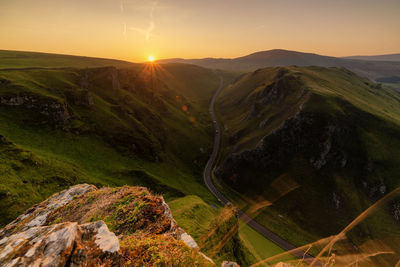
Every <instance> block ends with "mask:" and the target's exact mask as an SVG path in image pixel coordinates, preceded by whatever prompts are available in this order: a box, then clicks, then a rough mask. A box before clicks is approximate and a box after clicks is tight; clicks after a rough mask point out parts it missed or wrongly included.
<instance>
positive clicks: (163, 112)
mask: <svg viewBox="0 0 400 267" xmlns="http://www.w3.org/2000/svg"><path fill="white" fill-rule="evenodd" d="M1 54H2V56H3V57H6V58H7V60H6V61H1V62H2V64H3V65H2V68H15V67H19V68H24V67H51V68H53V67H61V66H62V67H65V66H68V67H71V66H78V67H90V66H102V65H106V64H107V65H108V64H110V63H112V64H114V63H115V62H117V61H112V60H102V59H91V58H82V57H72V56H58V55H48V54H37V53H33V54H32V53H25V52H22V53H18V52H4V51H2V53H1ZM117 63H118V64H119V63H120V62H117ZM118 64H117V66H125V65H124V64H125V63H124V64H123V65H118ZM186 68H187V66H185V65H182V64H178V65H166V66H163V69H158V68H156V69H153V74H152V75H154V76H153V81H151V80H150V81H149V80H148V79H147V78H148V76H149V75H148V72H149V70H148V66H143V65H133V66H131V67H130V68H129V69H128V70H127V71H125V70H124V71H121V72H120V73H118V77H119V80H120V88H119V89H115V90H113V88H112V83H111V81H110V79H111V78H110V77H111V74H112V72H115V70H114V69H110V68H104V69H85V70H81V69H77V68H69V69H31V70H3V71H0V79H2V83H1V85H0V96H1V97H10V96H12V97H15V96H25V95H29V96H33V97H34V98H35V99H36V100H35V101H37V102H35V103H39V104H38V106H40V105H42V106H40V107H43V105H50V104H49V103H60V104H61V105H63V104H66V105H67V106H68V111H69V113H70V114H71V115H72V117H71V119H70V120H69V122H68V123H67V124H65V125H63V124H57V123H55V122H53V121H51V120H50V119H48V118H46V117H45V116H42V115H41V113H40V109H35V108H28V107H27V106H26V105H22V106H9V105H0V133H1V134H2V135H3V136H4V137H5V140H6V141H7V142H8V141H10V142H12V144H11V145H12V146H17V147H18V148H19V149H21V151H24V152H21V153H22V154H27V155H32V157H35V158H38V159H40V160H38V161H39V162H40V163H39V164H37V165H34V164H31V163H29V162H27V163H26V162H25V159H24V157H25V155H24V156H21V155H20V154H21V153H17V155H14V154H15V153H14V152H10V149H9V148H7V149H6V150H5V151H7V152H6V153H5V154H4V158H5V159H4V160H3V162H2V163H3V166H4V168H3V169H2V170H1V171H2V173H3V177H4V178H3V179H2V183H1V194H0V197H1V204H2V205H4V207H6V206H7V205H8V204H7V203H11V202H13V203H14V205H15V206H13V208H12V209H8V208H7V209H6V208H4V209H1V211H2V220H1V224H4V223H6V222H8V221H10V220H11V219H12V218H14V217H15V216H16V215H18V214H19V213H21V212H22V211H23V210H24V209H26V208H27V207H29V206H31V205H32V204H34V203H37V202H38V201H39V200H41V199H43V198H45V197H47V196H48V195H50V194H51V193H53V192H55V191H59V190H60V188H59V187H65V186H68V185H70V184H74V183H80V182H91V183H95V184H97V185H122V184H132V185H145V186H148V187H150V188H151V189H152V190H154V191H156V192H160V193H164V194H166V197H167V198H174V197H177V196H182V195H185V194H197V195H198V196H200V197H201V198H202V199H204V200H205V201H207V202H210V203H212V202H214V201H215V199H214V198H213V197H212V195H211V194H210V193H209V192H208V190H207V189H206V188H205V187H204V186H203V182H202V179H201V172H202V167H203V165H204V162H205V160H207V157H208V150H209V149H210V147H211V141H212V140H211V136H212V134H211V123H210V121H209V118H208V114H207V111H206V110H202V107H203V106H204V103H207V102H208V99H209V98H210V97H211V95H212V92H213V90H215V89H216V88H217V86H218V77H217V76H216V74H215V73H214V72H212V71H208V70H205V69H202V68H199V67H195V66H190V67H188V70H186ZM88 73H89V74H88ZM85 75H88V76H89V78H88V79H89V82H90V83H89V84H90V85H89V86H86V88H82V86H83V85H82V82H80V81H81V80H82V79H83V78H82V77H84V76H85ZM125 85H132V86H133V87H134V88H123V87H124V86H125ZM84 91H88V92H89V93H90V94H91V96H92V97H93V101H94V104H93V105H92V106H85V105H80V104H75V103H73V102H74V101H73V100H70V99H68V97H66V95H67V93H68V94H72V95H73V96H74V97H75V96H78V98H79V96H80V94H81V92H84ZM184 106H186V109H185V110H183V107H184ZM192 117H193V118H194V121H193V119H192ZM119 135H121V136H119ZM132 142H133V143H134V144H135V145H136V148H137V149H136V150H134V149H130V147H129V146H130V145H131V144H132ZM182 148H185V149H182ZM202 151H203V152H202ZM13 153H14V154H13ZM9 160H10V161H11V160H12V161H19V162H21V163H18V164H19V165H21V166H19V167H14V169H13V168H11V169H10V167H9V165H10V164H9V162H8V161H9ZM32 173H34V174H35V175H32ZM56 174H58V176H57V177H58V178H57V179H58V180H57V179H55V178H54V177H55V176H56ZM32 196H34V197H32Z"/></svg>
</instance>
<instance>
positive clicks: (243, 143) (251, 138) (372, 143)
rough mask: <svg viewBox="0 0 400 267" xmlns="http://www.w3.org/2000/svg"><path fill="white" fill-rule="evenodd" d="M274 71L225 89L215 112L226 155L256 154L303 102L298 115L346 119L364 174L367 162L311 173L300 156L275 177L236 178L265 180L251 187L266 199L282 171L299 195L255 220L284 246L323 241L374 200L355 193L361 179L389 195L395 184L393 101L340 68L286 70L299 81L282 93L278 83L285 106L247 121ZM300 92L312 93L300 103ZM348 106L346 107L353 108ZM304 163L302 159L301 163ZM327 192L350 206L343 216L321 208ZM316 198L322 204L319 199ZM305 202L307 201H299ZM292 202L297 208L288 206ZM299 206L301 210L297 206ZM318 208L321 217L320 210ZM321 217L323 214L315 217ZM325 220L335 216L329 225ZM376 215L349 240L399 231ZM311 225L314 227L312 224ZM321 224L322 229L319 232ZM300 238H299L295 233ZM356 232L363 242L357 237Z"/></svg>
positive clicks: (398, 146) (397, 108)
mask: <svg viewBox="0 0 400 267" xmlns="http://www.w3.org/2000/svg"><path fill="white" fill-rule="evenodd" d="M280 70H281V69H280V68H266V69H262V70H259V71H257V72H255V73H251V74H246V75H244V76H243V77H242V78H241V79H239V80H238V81H237V82H236V83H235V84H234V85H233V86H232V87H230V88H226V89H225V90H224V92H223V94H222V95H221V97H220V99H219V103H218V108H219V109H218V111H219V113H220V114H221V119H222V121H223V123H224V124H225V125H226V131H225V138H224V144H225V145H224V148H223V149H224V150H223V151H224V157H226V155H228V154H229V153H231V152H232V151H236V152H240V151H242V150H244V149H248V148H254V147H255V145H256V144H257V142H258V141H259V140H260V138H261V137H263V136H264V135H268V134H270V133H271V132H272V131H273V130H274V129H275V128H277V127H279V125H281V124H282V123H283V122H284V121H285V120H287V119H288V118H290V117H291V116H293V115H294V114H295V113H296V111H297V110H299V109H300V107H301V106H302V105H301V103H300V102H301V101H303V100H304V101H306V104H304V109H303V110H304V111H305V112H311V113H314V114H326V115H327V116H328V117H332V116H333V118H335V117H336V119H337V120H339V121H341V120H346V119H344V118H347V120H349V121H351V123H352V125H353V126H356V129H357V130H356V131H357V134H356V136H354V138H353V141H354V142H361V144H360V147H362V149H363V153H365V154H364V155H359V156H360V158H364V157H365V156H366V157H367V158H369V160H370V161H371V162H375V168H374V171H373V172H372V173H365V172H364V169H365V165H363V164H365V162H364V163H360V164H361V165H357V163H355V164H354V165H353V166H352V167H350V169H351V170H347V171H346V170H343V171H338V170H332V169H322V170H321V171H315V170H312V168H310V167H308V166H309V163H307V162H303V161H302V160H300V158H299V159H295V158H293V160H294V161H292V162H289V163H288V164H289V165H287V169H286V171H285V172H283V173H282V172H278V173H275V174H274V172H273V170H272V172H271V170H269V173H270V174H269V173H265V171H262V172H261V173H260V172H258V171H257V170H254V169H253V171H252V172H249V169H247V171H244V173H242V175H245V177H249V178H246V179H250V177H258V179H259V180H258V181H262V178H261V177H265V178H263V179H264V181H265V182H264V185H262V186H261V185H260V183H257V186H258V187H260V186H261V187H263V188H264V191H265V192H266V193H265V194H267V193H268V192H269V193H271V189H268V188H269V183H270V182H271V179H273V177H275V178H276V176H274V175H279V174H285V173H286V175H289V176H290V177H292V178H293V179H294V180H295V181H296V182H298V183H300V185H301V187H300V188H299V189H296V190H295V191H293V192H292V193H289V194H288V195H287V196H283V197H281V198H280V199H279V200H276V202H275V203H274V205H272V206H270V207H269V208H264V209H261V211H262V212H261V214H260V215H258V217H257V218H258V220H259V221H260V222H263V223H264V224H265V225H267V226H268V227H270V228H271V229H273V230H274V231H276V232H277V233H279V234H281V235H282V236H283V237H285V238H286V239H288V240H289V241H291V242H293V243H295V244H297V245H301V244H304V243H307V242H311V241H315V240H316V239H318V238H321V237H324V234H323V233H325V234H329V233H335V232H337V230H338V229H341V227H344V226H345V225H346V224H347V223H349V222H350V220H351V219H353V218H355V217H356V216H357V215H358V214H360V213H361V212H362V211H363V210H365V209H366V208H367V207H368V206H369V205H371V203H373V202H374V201H375V198H370V197H368V196H367V195H368V193H367V192H366V190H367V189H362V188H360V186H359V185H358V184H359V183H360V180H364V181H367V182H368V184H370V185H371V184H374V183H375V184H376V183H379V181H380V180H381V181H382V180H383V181H384V183H385V185H386V186H387V191H390V190H393V189H394V188H395V187H396V186H398V185H399V182H398V179H397V178H396V174H397V173H398V172H399V171H400V170H399V168H398V166H399V164H398V162H397V161H398V158H399V157H398V153H399V152H400V143H399V140H398V138H397V136H398V132H399V125H400V123H399V122H400V120H399V118H400V117H399V114H400V105H399V104H398V101H399V96H398V95H397V94H396V93H395V92H394V91H392V90H389V89H386V88H380V87H378V86H376V85H375V84H373V83H371V82H369V81H367V80H365V79H362V78H360V77H358V76H356V75H354V74H353V73H351V72H348V71H346V70H343V69H336V68H329V69H326V68H319V67H308V68H298V67H289V68H286V70H288V71H289V73H290V74H289V75H291V76H292V77H300V78H299V80H298V81H297V82H295V83H292V84H290V83H288V86H287V87H286V88H282V85H281V89H285V90H286V95H285V98H284V101H283V103H282V102H280V103H278V104H276V105H274V103H272V104H267V105H264V106H262V107H261V108H260V110H259V111H258V114H261V115H259V117H255V119H250V120H246V117H247V115H248V114H249V113H250V112H251V107H252V103H253V101H254V98H252V96H253V95H255V94H256V93H257V92H259V91H261V90H263V89H264V87H265V86H266V85H268V84H270V83H272V82H273V81H274V77H275V76H276V75H277V73H278V72H279V71H280ZM283 87H284V86H283ZM301 88H307V91H308V92H309V94H310V95H308V97H305V98H302V97H295V96H296V95H297V96H299V94H300V92H301V90H299V89H301ZM310 96H311V97H310ZM296 99H297V100H298V102H296ZM346 103H351V104H352V106H349V105H348V104H346ZM323 116H325V115H323ZM371 116H372V117H371ZM266 118H268V119H269V120H268V123H267V124H266V125H265V126H264V127H260V126H259V125H260V123H261V122H262V121H264V120H265V119H266ZM237 133H239V134H238V135H237V136H238V137H237V138H236V140H235V141H231V140H232V136H233V135H235V134H237ZM305 135H307V133H306V134H305ZM230 141H231V142H230ZM357 151H359V150H357ZM272 153H273V152H272ZM349 157H350V159H349V160H350V161H351V160H352V157H357V155H354V154H353V155H349ZM299 160H300V161H299ZM307 160H308V159H305V161H307ZM355 161H357V160H355ZM360 175H361V177H360ZM363 175H366V176H363ZM321 176H323V177H327V178H324V181H325V183H327V182H326V181H327V180H326V179H328V180H329V182H328V183H327V184H326V185H323V184H320V183H319V182H318V180H320V179H322V178H319V177H321ZM328 177H329V178H328ZM250 187H251V186H250ZM247 189H248V188H247ZM245 190H246V189H243V190H242V193H243V192H246V191H245ZM333 190H335V191H336V192H340V194H341V196H342V198H343V199H342V201H344V203H352V205H351V206H350V207H348V206H347V207H345V208H342V209H343V210H342V213H338V212H337V211H332V208H331V207H329V206H326V205H327V202H326V199H327V197H326V196H328V195H329V196H330V195H331V194H332V191H333ZM251 191H252V189H250V190H249V191H247V193H245V195H244V197H245V199H248V198H246V196H247V197H250V198H254V199H257V196H258V197H259V196H260V195H259V193H256V194H254V192H253V193H251ZM253 191H254V188H253ZM256 191H257V190H256ZM305 196H306V197H305ZM316 197H318V198H320V200H319V201H317V200H316ZM264 198H265V195H264ZM267 199H268V197H267ZM257 201H260V199H257ZM304 201H306V203H303V202H304ZM296 202H297V205H294V204H295V203H296ZM299 205H303V206H300V207H299ZM345 205H346V204H345ZM296 209H297V210H298V211H297V212H296ZM323 210H325V211H327V212H322V211H323ZM321 212H322V213H323V214H324V215H321V214H322V213H321ZM336 213H338V214H340V215H339V217H338V214H337V215H335V214H336ZM304 214H307V215H306V217H307V220H306V221H304ZM279 215H281V216H282V217H280V216H279ZM330 216H334V217H333V218H331V219H328V218H330ZM379 217H380V218H381V221H380V222H378V221H377V218H378V216H375V217H374V218H376V219H371V221H369V222H366V223H363V225H362V226H360V228H359V229H358V230H357V231H355V232H357V233H353V235H352V238H353V239H354V241H355V242H364V241H365V240H367V239H369V238H378V237H381V236H386V235H387V233H388V232H387V231H388V230H387V229H391V230H390V231H391V233H392V235H393V234H394V232H397V230H395V229H397V227H396V226H395V225H396V223H395V221H394V220H393V218H391V217H390V216H389V214H388V212H381V213H380V216H379ZM301 218H303V219H301ZM332 220H333V221H334V223H332V222H333V221H332ZM312 221H314V222H316V223H311V222H312ZM372 221H373V222H372ZM328 222H331V223H330V224H329V223H328ZM282 225H285V227H282ZM322 225H324V227H321V226H322ZM329 225H330V226H329ZM299 232H301V233H302V234H301V235H299V234H298V233H299ZM361 232H362V233H363V237H361V238H360V236H359V234H360V233H361Z"/></svg>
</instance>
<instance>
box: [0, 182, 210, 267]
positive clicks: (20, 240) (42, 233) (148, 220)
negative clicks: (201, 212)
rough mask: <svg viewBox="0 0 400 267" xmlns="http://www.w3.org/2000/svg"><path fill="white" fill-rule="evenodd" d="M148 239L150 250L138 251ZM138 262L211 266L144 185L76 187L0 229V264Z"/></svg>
mask: <svg viewBox="0 0 400 267" xmlns="http://www.w3.org/2000/svg"><path fill="white" fill-rule="evenodd" d="M110 230H112V231H110ZM115 233H117V234H118V237H117V235H116V234H115ZM149 244H153V245H152V246H154V248H152V250H149V251H146V253H144V254H143V253H139V254H138V251H140V250H143V249H146V250H147V249H148V246H149ZM159 255H163V256H162V258H160V256H159ZM140 262H146V263H147V264H146V266H152V265H153V264H159V263H161V264H162V263H164V264H166V265H171V264H172V265H175V263H179V262H187V263H189V264H191V263H193V264H194V263H196V265H197V266H209V265H213V262H212V260H211V259H210V258H208V257H206V256H205V255H204V254H202V253H201V252H199V249H198V246H197V243H196V242H195V241H194V240H193V238H192V237H191V236H190V235H188V234H187V233H186V232H185V231H184V230H183V229H182V228H180V227H179V226H178V225H177V223H176V221H175V220H174V219H173V217H172V214H171V212H170V209H169V207H168V205H167V204H166V203H165V201H164V200H163V198H162V197H157V196H153V195H151V194H150V193H149V192H148V191H147V189H146V188H143V187H127V186H125V187H120V188H102V189H97V188H96V187H94V186H92V185H88V184H81V185H76V186H72V187H70V188H69V189H66V190H64V191H62V192H60V193H57V194H54V195H53V196H51V197H50V198H49V199H47V200H45V201H43V202H42V203H40V204H38V205H35V206H33V207H32V208H30V209H28V210H27V211H26V212H25V213H24V214H23V215H21V216H19V217H18V218H17V219H16V220H14V221H13V222H11V223H10V224H8V225H7V226H6V227H4V228H3V229H1V230H0V265H1V266H10V267H11V266H100V265H101V266H137V265H140V264H139V263H140ZM178 265H179V264H178Z"/></svg>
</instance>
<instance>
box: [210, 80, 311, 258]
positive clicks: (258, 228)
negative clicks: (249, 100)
mask: <svg viewBox="0 0 400 267" xmlns="http://www.w3.org/2000/svg"><path fill="white" fill-rule="evenodd" d="M223 82H224V80H223V78H222V77H221V78H220V84H219V88H218V90H217V91H216V92H215V94H214V95H213V97H212V99H211V102H210V107H209V112H210V115H211V119H212V121H213V123H214V127H215V139H214V148H213V151H212V154H211V156H210V159H209V160H208V162H207V164H206V167H205V168H204V173H203V178H204V183H205V184H206V186H207V188H208V189H209V190H210V191H211V193H213V194H214V196H215V197H217V198H218V200H219V201H220V202H222V203H223V204H224V205H225V204H227V203H230V201H229V200H228V198H226V197H225V196H224V195H223V194H222V193H221V192H220V191H218V189H217V188H216V187H215V186H214V184H213V182H212V178H211V175H212V171H213V166H214V164H215V161H216V159H217V156H218V150H219V147H220V143H221V128H220V125H219V124H218V122H217V118H216V116H215V113H214V105H215V100H216V99H217V96H218V94H219V93H220V92H221V90H222V88H223ZM236 209H237V211H238V214H239V217H240V218H241V219H242V220H243V221H244V222H245V223H247V224H248V225H249V226H250V227H251V228H253V229H254V230H256V231H257V232H258V233H260V234H261V235H263V236H264V237H265V238H267V239H269V240H271V241H272V242H274V243H275V244H276V245H278V246H279V247H281V248H283V249H284V250H286V251H290V250H294V249H296V248H297V247H296V246H294V245H292V244H290V243H289V242H287V241H286V240H284V239H282V238H281V237H280V236H278V235H277V234H275V233H274V232H272V231H271V230H269V229H267V228H265V227H264V226H263V225H261V224H259V223H258V222H256V221H255V220H253V219H252V218H251V217H250V216H248V215H247V214H246V213H244V212H243V211H242V210H240V209H238V208H236ZM291 253H292V254H293V255H294V256H296V257H298V258H300V259H301V258H303V256H304V251H302V250H300V251H299V250H297V251H293V252H291ZM304 258H305V259H304V261H305V262H307V263H311V261H312V260H313V259H314V258H313V257H312V256H311V255H309V254H305V257H304ZM316 265H318V264H316Z"/></svg>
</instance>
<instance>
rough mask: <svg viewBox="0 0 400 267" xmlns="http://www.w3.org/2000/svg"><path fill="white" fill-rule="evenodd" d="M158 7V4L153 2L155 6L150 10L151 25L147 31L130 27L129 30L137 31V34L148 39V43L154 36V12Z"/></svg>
mask: <svg viewBox="0 0 400 267" xmlns="http://www.w3.org/2000/svg"><path fill="white" fill-rule="evenodd" d="M156 6H157V2H153V5H152V7H151V10H150V24H149V27H147V29H142V28H136V27H130V28H129V29H130V30H134V31H137V32H139V33H141V34H143V35H144V36H145V37H146V41H148V40H150V37H151V36H154V35H153V33H152V32H153V31H154V29H155V23H154V15H153V13H154V10H155V8H156Z"/></svg>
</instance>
